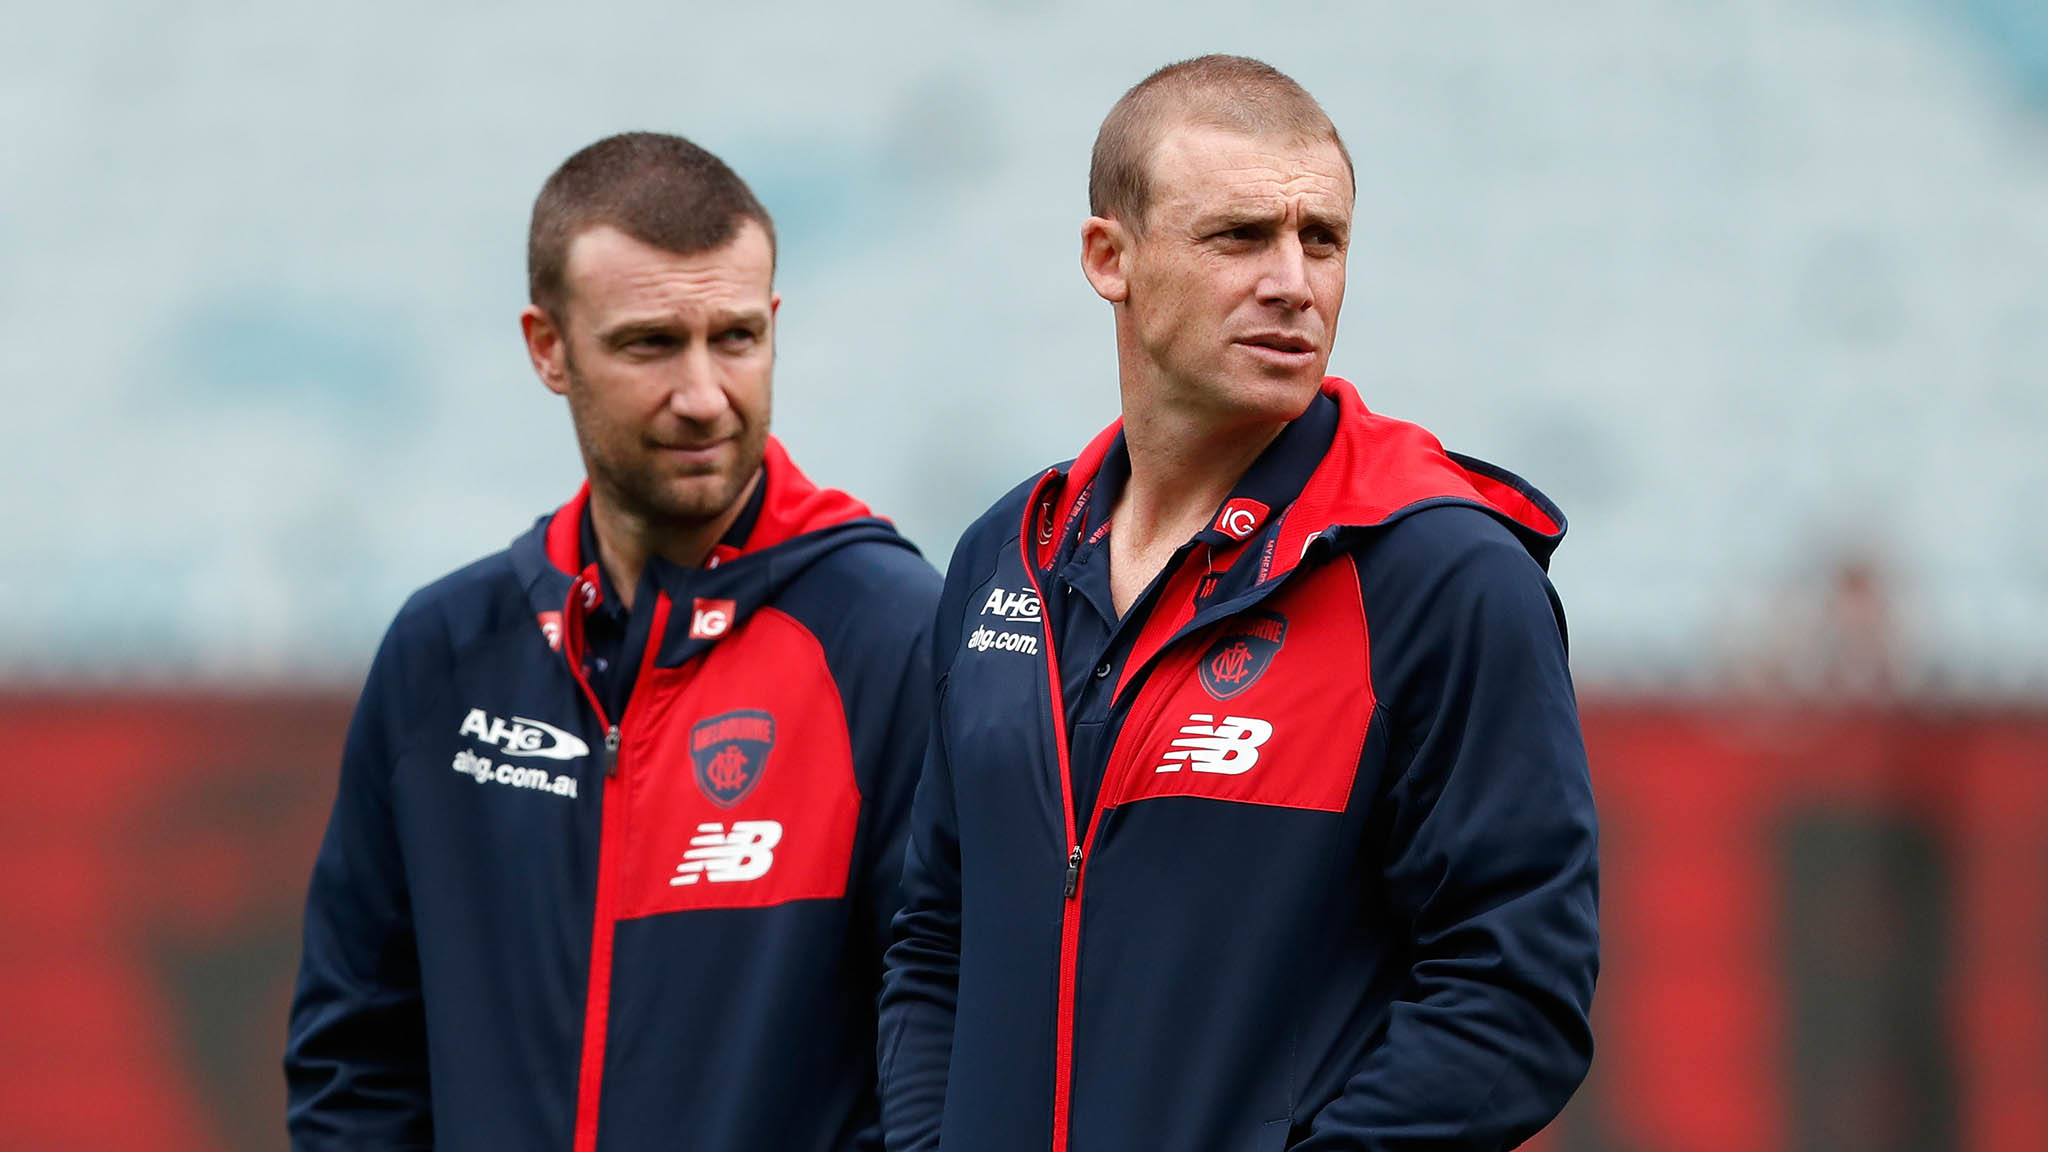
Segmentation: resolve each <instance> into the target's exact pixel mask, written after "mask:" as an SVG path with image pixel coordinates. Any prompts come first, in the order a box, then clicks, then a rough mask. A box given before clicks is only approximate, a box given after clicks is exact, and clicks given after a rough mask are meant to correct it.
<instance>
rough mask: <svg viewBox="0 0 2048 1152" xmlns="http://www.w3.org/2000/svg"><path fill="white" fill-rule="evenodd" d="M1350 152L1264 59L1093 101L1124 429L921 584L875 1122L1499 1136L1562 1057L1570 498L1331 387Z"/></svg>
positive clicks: (1007, 1129)
mask: <svg viewBox="0 0 2048 1152" xmlns="http://www.w3.org/2000/svg"><path fill="white" fill-rule="evenodd" d="M1352 178H1353V177H1352V169H1351V163H1350V158H1349V156H1348V155H1347V153H1346V152H1345V150H1344V147H1343V145H1342V143H1341V142H1340V140H1339V139H1338V136H1337V133H1336V130H1335V128H1334V127H1332V126H1331V124H1330V121H1329V118H1328V117H1327V116H1326V115H1325V114H1324V112H1323V110H1322V109H1321V108H1320V107H1319V106H1318V105H1317V104H1316V102H1315V101H1314V100H1313V99H1311V98H1310V97H1309V95H1308V94H1307V93H1306V92H1304V91H1303V90H1302V89H1301V88H1300V87H1299V86H1298V85H1296V84H1295V83H1294V82H1293V81H1291V80H1289V79H1288V78H1287V77H1285V76H1283V75H1281V74H1280V73H1278V72H1276V71H1274V70H1273V69H1272V68H1269V67H1267V66H1266V65H1263V64H1260V63H1257V62H1255V61H1250V60H1244V59H1240V58H1235V57H1205V58H1202V59H1199V60H1193V61H1188V62H1184V63H1181V64H1176V65H1172V66H1169V67H1167V68H1165V69H1162V70H1161V71H1159V72H1158V73H1156V74H1154V75H1153V76H1152V77H1150V78H1149V79H1147V80H1145V81H1144V82H1142V83H1140V84H1139V85H1138V86H1137V87H1135V88H1133V89H1132V90H1131V91H1130V92H1129V93H1128V94H1127V95H1125V96H1124V98H1123V99H1122V100H1121V101H1120V102H1119V103H1118V104H1117V105H1116V107H1115V108H1114V109H1113V110H1112V111H1111V112H1110V114H1109V117H1108V119H1107V120H1106V121H1104V123H1103V126H1102V130H1101V134H1100V135H1099V136H1098V138H1097V140H1096V145H1095V155H1094V163H1093V167H1092V170H1091V173H1090V178H1089V195H1090V201H1091V208H1092V211H1093V213H1094V216H1093V218H1092V219H1090V220H1089V221H1088V222H1087V223H1086V224H1085V225H1083V227H1082V245H1081V262H1082V269H1083V271H1084V272H1085V273H1086V274H1087V277H1088V280H1089V282H1090V284H1092V285H1093V286H1094V288H1095V290H1096V292H1098V293H1099V294H1101V296H1102V297H1103V298H1104V299H1105V300H1107V301H1109V302H1110V304H1111V307H1112V309H1113V311H1114V313H1115V319H1116V336H1117V354H1118V365H1119V384H1120V386H1121V390H1122V398H1123V419H1122V421H1121V422H1120V423H1119V424H1116V425H1112V426H1111V427H1110V428H1109V429H1108V430H1106V431H1105V432H1103V433H1102V435H1100V436H1098V437H1097V438H1096V439H1095V440H1094V442H1092V443H1091V444H1089V445H1088V447H1087V448H1085V449H1084V450H1083V451H1082V452H1081V455H1080V457H1079V458H1078V459H1076V460H1074V461H1072V462H1071V463H1069V464H1066V465H1062V466H1059V467H1056V468H1053V469H1051V470H1050V471H1048V472H1046V473H1045V474H1044V475H1042V476H1040V477H1038V478H1036V479H1034V480H1032V481H1030V482H1028V483H1026V484H1024V485H1023V486H1021V487H1019V488H1018V489H1017V490H1016V491H1014V492H1012V493H1011V494H1010V495H1009V496H1007V497H1005V498H1004V499H1003V500H1002V501H1001V502H999V503H998V504H997V505H996V506H995V508H994V509H992V510H991V511H990V512H989V513H988V514H987V515H986V516H985V517H983V518H982V519H981V520H980V521H979V522H978V523H976V524H975V525H974V526H973V527H971V528H970V529H969V530H968V532H967V534H966V535H965V536H964V537H963V539H962V541H961V543H960V546H959V549H958V551H957V552H956V553H955V555H954V559H953V563H952V567H951V569H950V570H949V571H948V573H947V578H946V589H945V592H944V594H943V596H942V597H941V599H940V605H939V623H938V627H937V629H936V632H935V635H934V638H933V644H934V647H933V651H934V659H935V668H934V671H935V673H936V675H937V685H938V692H937V696H938V711H937V712H936V713H935V718H934V727H933V735H932V742H931V747H930V750H929V752H928V755H927V758H926V766H925V774H924V777H923V780H922V782H921V783H920V784H919V786H918V792H917V799H916V801H915V803H914V805H913V809H912V816H911V832H910V843H909V847H908V849H907V858H906V866H905V875H904V898H905V905H904V909H903V911H902V912H901V913H900V914H899V915H898V917H897V920H896V928H895V931H896V939H895V943H894V944H893V945H892V947H891V949H890V952H889V957H888V971H887V975H886V977H885V980H884V990H883V999H882V1026H881V1040H880V1043H881V1048H880V1056H881V1069H880V1071H881V1079H882V1097H883V1117H884V1125H885V1131H886V1133H887V1136H888V1146H889V1147H890V1148H893V1149H909V1148H933V1147H944V1148H946V1149H949V1150H955V1152H957V1150H962V1149H972V1150H974V1152H1008V1150H1011V1149H1016V1150H1023V1149H1035V1150H1041V1152H1042V1150H1044V1149H1046V1148H1051V1149H1054V1150H1055V1152H1065V1150H1068V1149H1071V1150H1073V1152H1148V1150H1159V1152H1168V1150H1170V1152H1266V1150H1271V1149H1279V1148H1283V1147H1285V1148H1300V1149H1318V1150H1326V1149H1327V1150H1334V1149H1423V1148H1428V1149H1454V1148H1455V1149H1493V1148H1505V1147H1509V1146H1511V1145H1513V1144H1516V1143H1518V1142H1520V1141H1521V1140H1523V1139H1525V1138H1526V1137H1528V1136H1529V1135H1530V1134H1531V1133H1533V1132H1535V1131H1536V1130H1537V1129H1538V1128H1539V1127H1541V1126H1542V1125H1543V1124H1544V1123H1545V1122H1546V1121H1548V1120H1549V1119H1550V1118H1551V1116H1552V1115H1554V1114H1555V1113H1556V1112H1557V1111H1558V1109H1559V1108H1560V1107H1561V1106H1562V1105H1563V1104H1564V1102H1565V1099H1566V1098H1567V1097H1568V1096H1569V1095H1570V1094H1571V1092H1572V1090H1573V1088H1574V1087H1575V1086H1576V1085H1577V1084H1578V1082H1579V1080H1580V1078H1581V1077H1582V1075H1583V1074H1584V1072H1585V1068H1586V1064H1587V1060H1588V1059H1589V1056H1590V1050H1591V1039H1590V1036H1589V1033H1588V1030H1587V1023H1586V1012H1587V1007H1588V1002H1589V1000H1590V998H1591V994H1592V988H1593V977H1594V970H1595V967H1596V953H1597V944H1596V925H1595V850H1594V849H1595V845H1594V839H1595V837H1594V815H1593V804H1592V797H1591V794H1590V790H1589V787H1588V784H1587V776H1586V765H1585V758H1584V752H1583V750H1582V747H1581V743H1580V738H1579V731H1578V724H1577V718H1576V712H1575V707H1574V704H1573V698H1572V690H1571V685H1570V681H1569V679H1568V676H1567V672H1566V667H1565V652H1564V625H1563V617H1562V615H1561V614H1560V613H1559V610H1558V607H1557V602H1556V599H1555V597H1554V596H1553V595H1552V593H1551V590H1550V587H1549V585H1548V583H1547V581H1546V580H1545V577H1544V575H1543V563H1544V560H1545V558H1546V557H1547V556H1548V554H1549V553H1550V551H1551V549H1552V548H1553V547H1554V546H1555V545H1556V543H1557V541H1558V538H1559V537H1560V535H1561V534H1562V532H1563V530H1564V520H1563V517H1562V516H1561V515H1559V514H1558V512H1557V510H1556V509H1555V508H1554V507H1553V506H1552V505H1551V504H1550V503H1549V502H1548V501H1547V500H1544V499H1543V498H1542V497H1541V496H1539V495H1537V494H1536V493H1534V492H1533V491H1531V490H1530V489H1528V488H1527V487H1526V486H1524V485H1523V484H1522V483H1521V482H1520V481H1519V480H1517V479H1515V478H1514V477H1513V476H1510V475H1508V474H1507V473H1504V472H1500V471H1497V470H1495V469H1492V468H1490V467H1487V466H1484V465H1481V464H1479V463H1477V462H1475V461H1470V460H1465V459H1463V458H1460V457H1454V456H1450V455H1447V454H1445V453H1444V452H1443V451H1442V449H1441V448H1440V447H1439V446H1438V445H1437V442H1436V441H1435V439H1433V438H1432V437H1430V436H1429V435H1428V434H1427V433H1425V432H1423V431H1422V430H1421V429H1419V428H1416V427H1414V426H1412V425H1408V424H1403V423H1400V422H1398V421H1394V420H1389V419H1387V418H1385V417H1381V416H1377V415H1374V414H1372V413H1370V412H1368V411H1367V410H1366V409H1365V407H1364V405H1363V404H1362V403H1361V402H1360V400H1359V396H1358V393H1357V391H1356V390H1355V389H1354V388H1353V387H1352V386H1351V385H1350V384H1349V383H1347V382H1345V381H1343V380H1341V379H1337V378H1335V377H1325V376H1324V375H1323V370H1324V366H1325V364H1326V363H1327V361H1328V358H1329V352H1330V345H1331V341H1332V339H1333V338H1334V337H1335V335H1336V329H1337V315H1338V310H1339V307H1340V306H1341V304H1342V303H1343V297H1344V274H1345V254H1346V252H1347V250H1348V247H1349V243H1350V238H1351V215H1352V201H1353V185H1352Z"/></svg>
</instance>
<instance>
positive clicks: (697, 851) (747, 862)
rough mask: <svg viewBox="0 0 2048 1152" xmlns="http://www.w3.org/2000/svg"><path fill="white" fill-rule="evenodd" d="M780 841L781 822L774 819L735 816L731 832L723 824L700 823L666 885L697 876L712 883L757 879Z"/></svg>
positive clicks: (694, 879) (690, 881) (770, 862)
mask: <svg viewBox="0 0 2048 1152" xmlns="http://www.w3.org/2000/svg"><path fill="white" fill-rule="evenodd" d="M780 843H782V825H781V824H780V823H779V822H777V821H774V820H735V821H733V824H732V831H730V832H728V831H726V829H725V825H723V824H699V825H697V835H695V836H693V837H691V838H690V850H689V851H688V852H685V853H683V862H682V863H681V864H678V865H676V874H675V875H673V876H671V877H669V878H668V882H669V886H670V887H680V886H681V885H684V884H695V883H696V882H697V881H698V880H700V879H702V880H708V881H710V882H711V883H713V884H724V883H728V882H730V881H734V880H759V879H760V878H761V877H763V876H766V875H767V874H768V869H770V868H772V867H774V866H775V846H776V845H777V844H780Z"/></svg>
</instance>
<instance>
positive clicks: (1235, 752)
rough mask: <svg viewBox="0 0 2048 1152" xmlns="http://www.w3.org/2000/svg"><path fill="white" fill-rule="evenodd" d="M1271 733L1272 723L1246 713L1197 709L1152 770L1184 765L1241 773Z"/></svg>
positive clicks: (1171, 769) (1249, 766)
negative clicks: (1218, 717) (1218, 719)
mask: <svg viewBox="0 0 2048 1152" xmlns="http://www.w3.org/2000/svg"><path fill="white" fill-rule="evenodd" d="M1272 735H1273V726H1272V725H1271V724H1268V723H1266V722H1265V721H1264V720H1258V719H1254V718H1253V717H1250V716H1225V717H1224V718H1223V722H1222V723H1221V724H1218V723H1217V722H1216V717H1214V716H1212V715H1210V714H1209V713H1207V712H1197V713H1195V714H1194V715H1192V716H1189V717H1188V722H1187V723H1186V724H1183V725H1181V729H1180V736H1179V737H1178V738H1176V739H1175V740H1174V742H1173V744H1172V746H1171V747H1170V748H1168V749H1167V751H1166V752H1165V753H1164V754H1162V755H1161V757H1160V759H1161V760H1162V761H1163V763H1161V764H1160V765H1159V767H1157V768H1155V769H1153V771H1154V772H1178V771H1180V769H1181V765H1183V764H1185V765H1187V766H1188V767H1190V768H1192V769H1194V770H1195V771H1197V772H1218V773H1221V774H1223V775H1225V776H1241V775H1243V774H1244V773H1246V772H1249V771H1251V769H1252V765H1254V764H1257V763H1258V762H1259V746H1260V745H1262V744H1264V743H1265V742H1266V741H1267V739H1269V738H1270V737H1271V736H1272Z"/></svg>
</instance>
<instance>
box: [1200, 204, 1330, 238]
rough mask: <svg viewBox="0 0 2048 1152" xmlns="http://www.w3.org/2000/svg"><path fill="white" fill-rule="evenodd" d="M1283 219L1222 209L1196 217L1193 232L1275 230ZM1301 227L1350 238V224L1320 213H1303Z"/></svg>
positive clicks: (1251, 211)
mask: <svg viewBox="0 0 2048 1152" xmlns="http://www.w3.org/2000/svg"><path fill="white" fill-rule="evenodd" d="M1283 219H1285V215H1284V214H1283V213H1280V212H1266V211H1260V210H1257V209H1251V208H1223V209H1219V210H1217V211H1216V212H1215V213H1214V214H1212V215H1208V216H1198V217H1196V218H1195V231H1197V232H1199V233H1202V234H1204V235H1206V234H1208V233H1211V232H1218V231H1222V230H1224V229H1227V228H1242V227H1246V226H1247V225H1249V226H1254V227H1260V228H1275V227H1278V226H1279V224H1280V221H1281V220H1283ZM1301 226H1302V227H1303V228H1325V229H1328V230H1329V231H1330V232H1331V233H1333V234H1334V235H1335V236H1336V237H1337V239H1339V240H1346V239H1349V238H1350V236H1351V224H1350V222H1349V221H1347V220H1344V219H1342V218H1341V217H1336V216H1329V215H1326V214H1324V213H1321V212H1307V213H1304V214H1303V215H1302V218H1301Z"/></svg>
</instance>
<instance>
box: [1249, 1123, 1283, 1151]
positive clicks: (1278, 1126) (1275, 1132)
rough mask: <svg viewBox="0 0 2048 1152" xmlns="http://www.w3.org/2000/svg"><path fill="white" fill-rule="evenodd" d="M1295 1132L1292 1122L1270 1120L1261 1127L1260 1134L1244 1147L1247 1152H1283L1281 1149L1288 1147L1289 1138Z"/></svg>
mask: <svg viewBox="0 0 2048 1152" xmlns="http://www.w3.org/2000/svg"><path fill="white" fill-rule="evenodd" d="M1293 1131H1294V1121H1292V1120H1288V1119H1285V1118H1282V1119H1279V1120H1268V1121H1266V1122H1265V1123H1264V1124H1261V1125H1259V1131H1258V1134H1257V1135H1255V1136H1253V1137H1252V1139H1251V1142H1250V1143H1248V1144H1246V1145H1245V1146H1244V1149H1245V1152H1281V1149H1283V1148H1285V1147H1287V1137H1288V1135H1289V1134H1290V1133H1292V1132H1293Z"/></svg>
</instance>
